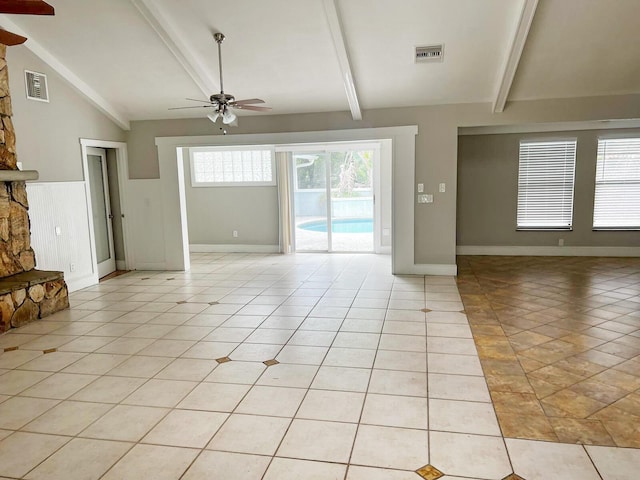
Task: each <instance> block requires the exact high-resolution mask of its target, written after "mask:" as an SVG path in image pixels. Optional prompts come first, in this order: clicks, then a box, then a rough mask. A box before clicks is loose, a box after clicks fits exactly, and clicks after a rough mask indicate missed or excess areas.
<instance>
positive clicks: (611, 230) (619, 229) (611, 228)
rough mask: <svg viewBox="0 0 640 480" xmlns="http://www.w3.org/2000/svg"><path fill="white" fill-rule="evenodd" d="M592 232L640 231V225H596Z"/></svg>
mask: <svg viewBox="0 0 640 480" xmlns="http://www.w3.org/2000/svg"><path fill="white" fill-rule="evenodd" d="M591 231H592V232H640V227H597V228H596V227H594V228H592V229H591Z"/></svg>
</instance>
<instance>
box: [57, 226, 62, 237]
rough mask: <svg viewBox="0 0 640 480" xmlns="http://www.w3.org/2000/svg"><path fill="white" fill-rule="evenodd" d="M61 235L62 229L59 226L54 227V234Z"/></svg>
mask: <svg viewBox="0 0 640 480" xmlns="http://www.w3.org/2000/svg"><path fill="white" fill-rule="evenodd" d="M60 235H62V229H61V228H60V227H56V236H57V237H59V236H60Z"/></svg>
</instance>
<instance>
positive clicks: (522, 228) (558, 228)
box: [516, 137, 578, 232]
mask: <svg viewBox="0 0 640 480" xmlns="http://www.w3.org/2000/svg"><path fill="white" fill-rule="evenodd" d="M560 142H573V143H574V144H575V153H574V158H573V182H572V185H571V222H570V224H569V225H567V226H566V227H563V226H520V225H519V224H518V206H519V204H520V165H521V162H522V158H521V154H520V152H521V149H522V144H526V143H560ZM577 163H578V138H577V137H536V138H526V139H523V138H521V139H520V140H519V142H518V175H517V179H516V231H522V232H524V231H527V232H571V231H573V220H574V218H573V214H574V208H575V192H576V168H577Z"/></svg>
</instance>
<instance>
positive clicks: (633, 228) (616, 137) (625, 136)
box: [591, 133, 640, 232]
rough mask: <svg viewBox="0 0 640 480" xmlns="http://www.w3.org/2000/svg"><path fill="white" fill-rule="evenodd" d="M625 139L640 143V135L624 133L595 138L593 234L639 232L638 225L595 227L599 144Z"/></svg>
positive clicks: (639, 182)
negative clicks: (601, 232) (599, 232)
mask: <svg viewBox="0 0 640 480" xmlns="http://www.w3.org/2000/svg"><path fill="white" fill-rule="evenodd" d="M627 139H638V140H639V141H640V133H633V134H629V133H625V134H609V135H600V136H598V138H597V144H596V161H595V169H594V172H593V209H592V215H591V230H592V231H594V232H598V231H603V232H635V231H640V225H638V226H631V227H620V226H615V227H604V226H600V227H599V226H596V225H595V220H596V218H595V215H596V192H597V188H598V151H599V150H600V142H601V141H607V140H627ZM638 185H639V188H640V180H639V181H638Z"/></svg>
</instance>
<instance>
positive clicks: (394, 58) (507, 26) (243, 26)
mask: <svg viewBox="0 0 640 480" xmlns="http://www.w3.org/2000/svg"><path fill="white" fill-rule="evenodd" d="M49 3H51V4H52V5H53V6H54V7H55V9H56V15H55V16H54V17H31V16H15V15H0V26H2V27H5V28H7V29H9V30H11V31H14V32H16V33H23V34H25V35H26V36H27V37H29V40H28V41H27V43H26V44H25V45H26V47H27V48H30V49H31V50H32V51H33V52H34V53H35V54H36V55H38V56H40V57H41V58H42V59H43V60H44V61H45V62H47V63H49V64H50V65H51V66H52V67H53V68H54V69H56V70H57V71H58V72H59V73H60V74H61V75H62V76H63V77H65V78H66V79H67V80H69V81H70V82H71V83H72V84H74V85H75V86H76V87H77V88H78V89H79V90H80V91H81V92H82V93H84V94H85V95H86V96H87V97H88V98H89V99H90V100H91V101H93V102H94V103H95V104H96V105H97V106H98V107H99V108H101V109H102V110H103V111H105V112H106V113H107V114H108V115H110V116H111V117H112V118H113V119H114V120H116V121H117V122H118V123H119V124H120V125H122V126H124V127H125V128H126V125H127V123H128V121H130V120H142V119H159V118H181V117H195V116H203V113H202V112H201V111H200V110H198V109H193V110H171V111H170V110H168V109H169V108H170V107H175V106H181V105H185V104H188V102H186V101H185V98H186V97H191V98H202V99H205V98H207V97H208V96H209V95H210V94H211V93H216V92H217V91H218V90H219V80H218V65H217V56H216V45H215V43H214V41H213V38H212V32H216V31H221V32H223V33H224V34H225V35H226V37H227V38H226V40H225V42H224V43H223V45H222V48H223V67H224V84H225V91H227V92H230V93H232V94H233V95H235V96H236V98H253V97H260V98H263V99H264V100H265V101H266V102H267V104H268V105H269V106H271V107H272V108H273V112H272V113H274V114H283V113H301V112H323V111H342V110H351V112H352V114H353V116H354V118H358V115H359V114H360V112H361V111H362V110H368V109H375V108H387V107H394V106H417V105H433V104H444V103H467V102H489V103H490V104H492V105H493V108H494V109H495V110H496V111H500V110H501V109H502V108H503V106H504V102H505V101H507V100H521V99H539V98H561V97H576V96H592V95H606V94H616V93H635V92H640V62H638V61H637V59H638V58H640V28H638V23H637V19H638V18H639V17H640V2H638V0H615V1H612V0H375V1H371V0H269V1H264V0H236V1H231V0H181V1H179V2H177V1H175V0H89V1H78V0H49ZM440 43H442V44H444V60H443V61H442V62H436V63H424V64H420V63H415V61H414V49H415V47H416V46H422V45H432V44H440ZM51 94H52V95H55V92H52V93H51ZM243 113H244V112H243Z"/></svg>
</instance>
